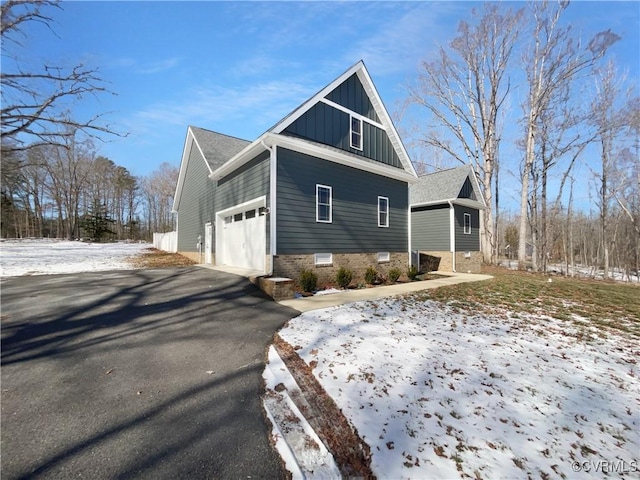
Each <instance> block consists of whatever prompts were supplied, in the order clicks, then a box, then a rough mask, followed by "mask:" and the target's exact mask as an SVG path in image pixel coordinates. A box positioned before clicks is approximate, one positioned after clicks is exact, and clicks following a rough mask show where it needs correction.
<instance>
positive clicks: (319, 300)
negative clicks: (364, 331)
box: [279, 272, 493, 312]
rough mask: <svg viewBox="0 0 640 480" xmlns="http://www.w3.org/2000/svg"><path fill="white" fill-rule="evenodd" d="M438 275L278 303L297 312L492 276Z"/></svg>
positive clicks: (479, 279) (439, 273)
mask: <svg viewBox="0 0 640 480" xmlns="http://www.w3.org/2000/svg"><path fill="white" fill-rule="evenodd" d="M438 275H446V277H443V278H437V279H433V280H422V281H418V282H408V283H399V284H396V285H388V286H384V287H375V288H359V289H355V290H345V291H344V292H340V293H332V294H329V295H316V296H313V297H304V298H294V299H293V300H283V301H281V302H279V303H280V305H284V306H287V307H290V308H294V309H296V310H298V311H299V312H308V311H311V310H318V309H320V308H327V307H335V306H337V305H343V304H345V303H353V302H361V301H364V300H376V299H379V298H384V297H392V296H394V295H403V294H407V293H413V292H419V291H421V290H429V289H431V288H438V287H444V286H446V285H456V284H458V283H468V282H478V281H481V280H489V279H490V278H493V277H492V276H491V275H481V274H471V273H453V272H438Z"/></svg>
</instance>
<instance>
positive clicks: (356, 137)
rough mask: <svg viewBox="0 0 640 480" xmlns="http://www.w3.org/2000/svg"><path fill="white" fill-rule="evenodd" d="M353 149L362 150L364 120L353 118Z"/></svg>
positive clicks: (351, 136)
mask: <svg viewBox="0 0 640 480" xmlns="http://www.w3.org/2000/svg"><path fill="white" fill-rule="evenodd" d="M350 138H351V148H355V149H356V150H362V120H361V119H359V118H355V117H353V116H352V117H351V135H350Z"/></svg>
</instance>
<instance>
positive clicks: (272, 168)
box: [260, 140, 277, 275]
mask: <svg viewBox="0 0 640 480" xmlns="http://www.w3.org/2000/svg"><path fill="white" fill-rule="evenodd" d="M260 143H261V144H262V146H263V147H264V148H265V149H266V150H268V151H269V271H268V272H267V275H273V256H274V255H275V254H276V172H277V164H276V147H275V145H271V146H269V145H267V144H266V143H265V141H264V140H260Z"/></svg>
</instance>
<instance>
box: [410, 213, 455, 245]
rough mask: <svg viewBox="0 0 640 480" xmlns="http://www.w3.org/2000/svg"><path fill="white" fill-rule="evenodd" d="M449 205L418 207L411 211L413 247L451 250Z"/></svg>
mask: <svg viewBox="0 0 640 480" xmlns="http://www.w3.org/2000/svg"><path fill="white" fill-rule="evenodd" d="M449 215H450V214H449V205H435V206H428V207H417V208H414V209H412V211H411V249H412V250H417V251H436V252H437V251H450V250H451V233H450V228H449V225H450V224H449Z"/></svg>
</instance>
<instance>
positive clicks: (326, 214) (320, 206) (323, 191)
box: [316, 185, 333, 223]
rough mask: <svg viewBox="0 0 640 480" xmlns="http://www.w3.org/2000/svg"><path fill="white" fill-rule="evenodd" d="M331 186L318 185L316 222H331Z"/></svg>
mask: <svg viewBox="0 0 640 480" xmlns="http://www.w3.org/2000/svg"><path fill="white" fill-rule="evenodd" d="M332 220H333V219H332V212H331V187H328V186H327V185H316V222H321V223H331V221H332Z"/></svg>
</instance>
